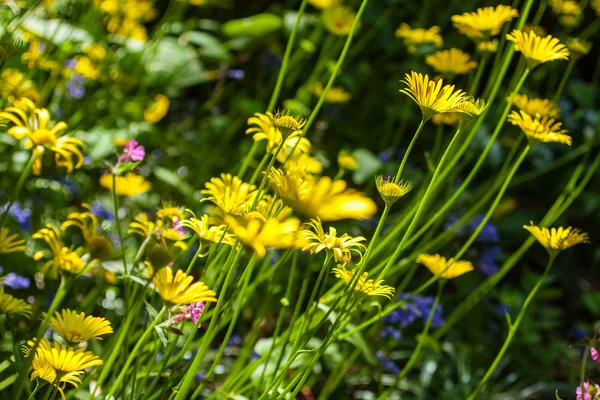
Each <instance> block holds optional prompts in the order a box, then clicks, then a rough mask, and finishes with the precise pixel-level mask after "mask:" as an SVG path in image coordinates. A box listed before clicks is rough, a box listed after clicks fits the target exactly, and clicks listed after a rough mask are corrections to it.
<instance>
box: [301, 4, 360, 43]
mask: <svg viewBox="0 0 600 400" xmlns="http://www.w3.org/2000/svg"><path fill="white" fill-rule="evenodd" d="M308 2H309V3H310V4H312V5H313V6H314V7H316V8H320V9H322V10H323V11H322V15H321V18H322V20H323V25H324V26H325V28H326V29H327V30H328V31H329V32H331V33H333V34H335V35H338V36H346V35H348V34H349V33H350V30H351V29H352V24H353V23H354V20H355V19H356V13H355V12H354V11H352V9H351V8H350V7H346V6H344V5H342V4H341V3H340V2H339V1H337V0H308Z"/></svg>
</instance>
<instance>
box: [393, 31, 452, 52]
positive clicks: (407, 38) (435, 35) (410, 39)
mask: <svg viewBox="0 0 600 400" xmlns="http://www.w3.org/2000/svg"><path fill="white" fill-rule="evenodd" d="M440 30H441V29H440V27H439V26H432V27H431V28H429V29H422V28H415V29H411V27H410V26H409V25H407V24H402V25H400V28H398V29H397V30H396V37H399V38H402V41H403V43H404V45H405V46H406V47H408V51H410V52H411V53H414V52H415V51H416V50H417V49H418V48H419V47H420V46H423V45H426V44H429V45H432V46H434V47H435V48H438V49H439V48H440V47H442V45H443V44H444V40H443V39H442V36H441V35H440Z"/></svg>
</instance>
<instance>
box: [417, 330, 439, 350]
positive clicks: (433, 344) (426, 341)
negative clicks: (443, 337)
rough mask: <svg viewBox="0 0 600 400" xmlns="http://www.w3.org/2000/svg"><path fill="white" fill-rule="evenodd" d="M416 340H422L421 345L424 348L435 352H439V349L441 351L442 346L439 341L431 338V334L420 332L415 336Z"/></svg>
mask: <svg viewBox="0 0 600 400" xmlns="http://www.w3.org/2000/svg"><path fill="white" fill-rule="evenodd" d="M417 340H418V341H419V342H420V341H423V347H424V348H425V349H429V350H432V351H434V352H436V353H439V352H440V351H442V347H441V346H440V343H439V342H438V341H437V340H435V339H434V338H433V336H429V335H422V334H420V335H418V336H417Z"/></svg>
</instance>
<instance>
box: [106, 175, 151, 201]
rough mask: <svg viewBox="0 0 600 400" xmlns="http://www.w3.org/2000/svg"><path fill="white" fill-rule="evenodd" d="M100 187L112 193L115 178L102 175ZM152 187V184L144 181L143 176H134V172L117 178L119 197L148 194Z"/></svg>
mask: <svg viewBox="0 0 600 400" xmlns="http://www.w3.org/2000/svg"><path fill="white" fill-rule="evenodd" d="M100 185H102V186H104V187H105V188H107V189H108V190H110V191H112V189H113V176H112V175H111V174H105V175H102V176H101V177H100ZM151 187H152V186H151V185H150V182H148V181H147V180H146V179H144V177H143V176H141V175H137V174H134V173H133V172H130V173H128V174H127V175H125V176H117V177H116V191H117V195H119V196H125V197H133V196H137V195H138V194H142V193H146V192H147V191H148V190H150V188H151Z"/></svg>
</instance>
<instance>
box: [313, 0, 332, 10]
mask: <svg viewBox="0 0 600 400" xmlns="http://www.w3.org/2000/svg"><path fill="white" fill-rule="evenodd" d="M335 2H336V0H308V4H312V5H313V6H315V7H317V8H329V7H331V6H332V5H334V4H335Z"/></svg>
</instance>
